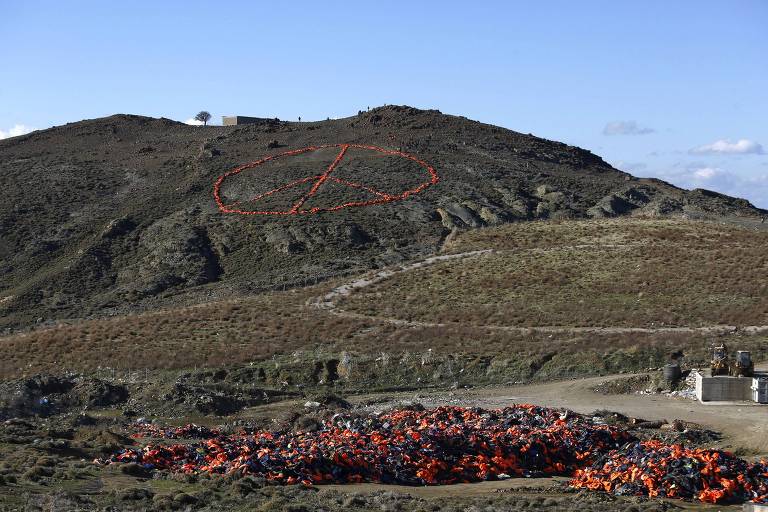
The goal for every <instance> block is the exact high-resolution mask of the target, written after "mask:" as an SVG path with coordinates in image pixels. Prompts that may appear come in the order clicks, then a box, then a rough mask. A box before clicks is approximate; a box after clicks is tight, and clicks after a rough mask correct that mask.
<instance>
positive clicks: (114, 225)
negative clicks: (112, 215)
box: [101, 216, 136, 238]
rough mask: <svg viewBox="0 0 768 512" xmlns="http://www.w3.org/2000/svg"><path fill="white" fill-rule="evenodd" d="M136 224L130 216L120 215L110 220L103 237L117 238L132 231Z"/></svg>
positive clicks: (102, 234)
mask: <svg viewBox="0 0 768 512" xmlns="http://www.w3.org/2000/svg"><path fill="white" fill-rule="evenodd" d="M135 227H136V224H135V223H134V221H133V220H132V219H131V218H130V217H127V216H126V217H120V218H119V219H114V220H112V221H110V222H109V224H107V225H106V226H105V227H104V230H103V231H102V232H101V237H102V238H116V237H119V236H123V235H127V234H128V233H130V232H131V231H132V230H133V228H135Z"/></svg>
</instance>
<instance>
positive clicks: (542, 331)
mask: <svg viewBox="0 0 768 512" xmlns="http://www.w3.org/2000/svg"><path fill="white" fill-rule="evenodd" d="M767 244H768V232H765V231H755V230H750V229H746V228H736V227H733V226H732V225H725V224H718V223H713V222H703V221H682V220H656V219H614V220H588V221H546V222H528V223H515V224H508V225H504V226H497V227H492V228H486V229H479V230H472V231H466V232H463V233H460V234H458V235H456V236H454V237H453V238H452V240H451V241H449V243H448V244H446V249H445V252H444V253H443V254H441V255H440V256H438V258H444V259H442V260H440V259H435V258H433V259H432V260H431V263H429V261H430V260H427V262H426V263H415V264H411V265H408V266H404V267H403V266H397V267H393V268H390V269H386V270H385V271H379V272H376V271H374V272H369V273H366V274H364V275H362V276H351V277H347V278H335V279H332V280H330V281H329V282H327V283H321V284H319V285H313V286H309V287H306V288H299V289H293V290H288V291H285V292H283V291H273V292H268V293H264V294H260V295H255V296H250V297H247V298H242V299H229V300H226V301H214V302H209V303H205V304H200V305H195V306H189V307H183V308H171V309H160V310H157V311H153V312H149V313H143V314H134V315H129V316H121V317H114V318H109V319H99V320H89V321H83V322H78V323H76V324H74V325H63V326H58V327H51V328H44V329H38V330H35V331H32V332H29V333H23V334H15V335H11V336H6V337H4V338H3V339H2V343H3V347H4V350H5V353H6V357H5V358H3V360H2V361H1V362H0V364H1V366H0V375H2V376H3V377H6V378H7V377H12V376H20V375H23V374H34V373H37V372H56V371H61V370H62V369H66V370H74V371H81V372H82V371H85V372H89V371H95V370H96V369H99V368H103V367H109V368H113V369H114V368H119V369H122V370H123V371H126V370H128V369H134V370H135V369H140V368H141V369H143V368H149V369H184V368H193V367H208V368H211V367H219V366H231V365H235V366H237V365H240V364H246V365H250V366H249V368H250V370H249V371H250V372H251V373H254V372H255V373H259V374H260V375H262V379H266V380H267V382H268V383H269V384H271V385H275V386H278V387H279V385H280V383H281V382H291V383H295V384H300V385H308V386H311V385H316V384H317V382H318V381H319V380H320V379H321V378H323V377H322V375H325V374H328V373H329V374H330V375H335V376H336V377H334V379H333V380H339V379H341V380H340V382H339V383H338V384H339V385H340V386H342V387H350V386H351V387H352V388H354V389H357V390H360V391H368V390H370V389H376V388H380V387H384V388H388V387H392V386H429V385H433V384H438V385H446V384H447V385H451V384H452V383H454V382H455V381H457V380H458V381H460V382H461V383H466V384H471V385H478V384H481V383H503V382H510V381H525V380H537V379H551V378H565V377H575V376H583V375H593V374H606V373H612V372H618V371H630V370H644V369H647V368H649V367H657V366H660V365H662V364H664V363H665V361H666V360H667V357H668V355H669V354H670V353H671V352H673V351H677V350H683V351H684V352H685V353H686V355H687V356H688V360H689V361H694V362H695V361H698V362H701V363H703V362H704V361H706V359H707V357H708V356H709V345H710V343H711V341H712V340H715V339H719V340H721V341H725V342H727V343H729V344H731V343H733V344H734V345H735V346H737V347H738V348H740V349H742V350H752V351H753V356H754V357H755V358H756V359H757V360H761V359H764V358H765V357H767V356H768V345H766V343H765V334H766V332H768V288H766V285H765V279H763V276H764V275H765V273H766V271H768V256H766V255H765V251H764V248H765V247H766V245H767ZM480 251H483V252H480ZM377 276H378V277H377ZM345 361H346V362H345ZM694 364H695V363H694ZM345 365H346V366H345ZM340 366H341V367H346V370H345V372H346V373H344V372H342V371H341V370H339V369H338V367H340ZM259 368H260V369H261V370H259V372H256V370H257V369H259ZM459 370H461V371H459ZM340 376H342V377H343V378H342V377H340ZM325 379H326V383H328V380H327V377H326V378H325Z"/></svg>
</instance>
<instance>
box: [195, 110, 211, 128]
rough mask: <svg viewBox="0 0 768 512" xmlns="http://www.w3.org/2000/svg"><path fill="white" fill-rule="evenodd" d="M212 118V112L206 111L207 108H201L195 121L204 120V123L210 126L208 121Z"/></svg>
mask: <svg viewBox="0 0 768 512" xmlns="http://www.w3.org/2000/svg"><path fill="white" fill-rule="evenodd" d="M210 119H211V114H210V112H206V111H205V110H201V111H200V112H198V113H197V115H196V116H195V121H202V123H203V125H205V126H208V121H209V120H210Z"/></svg>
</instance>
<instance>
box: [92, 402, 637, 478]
mask: <svg viewBox="0 0 768 512" xmlns="http://www.w3.org/2000/svg"><path fill="white" fill-rule="evenodd" d="M188 433H191V434H193V437H200V438H202V439H203V440H201V441H199V442H192V443H184V444H173V445H161V444H157V445H148V446H146V447H144V448H143V449H126V450H123V451H121V452H120V453H118V454H116V455H114V456H113V457H111V458H109V459H107V460H105V461H99V462H101V463H111V462H124V463H136V464H141V465H143V466H144V467H145V468H147V469H149V470H154V469H162V470H170V471H172V472H181V473H198V472H207V473H220V474H221V473H240V474H242V475H256V476H262V477H264V478H266V479H267V480H271V481H275V482H279V483H286V484H293V483H298V482H302V483H305V484H308V485H309V484H318V483H354V482H381V483H392V484H404V485H437V484H453V483H460V482H477V481H482V480H497V479H500V478H501V479H504V478H507V477H508V476H517V477H539V476H546V475H571V474H573V473H574V472H575V470H576V469H578V468H581V467H584V466H585V465H588V464H591V463H592V462H593V461H594V460H595V459H596V458H597V457H598V456H600V455H602V454H605V453H608V452H609V451H610V450H612V449H615V448H618V447H619V446H622V445H624V444H626V443H627V442H629V441H633V440H635V438H634V437H633V436H632V435H631V434H630V433H628V432H627V431H625V430H623V429H618V428H615V427H611V426H607V425H594V424H593V423H592V422H591V421H590V420H589V419H588V418H586V417H584V416H581V415H577V414H573V413H567V414H563V413H561V412H560V411H557V410H554V409H548V408H543V407H537V406H533V405H517V406H514V407H508V408H505V409H499V410H483V409H474V408H472V409H469V408H461V407H438V408H436V409H432V410H395V411H391V412H387V413H383V414H380V415H374V416H355V415H351V414H337V415H335V416H334V417H333V418H332V419H330V420H326V421H325V423H324V425H323V426H322V428H321V429H319V430H315V431H307V432H301V431H299V432H286V433H273V432H268V431H255V432H252V433H246V432H241V433H238V434H235V435H223V434H221V433H220V432H219V431H217V430H207V429H205V428H203V427H194V428H193V427H181V428H179V429H170V430H168V429H164V430H163V429H158V428H157V427H155V426H152V425H144V426H142V427H141V432H140V436H141V437H146V436H147V435H148V434H150V435H152V437H155V436H156V435H161V436H164V437H168V438H171V439H174V438H180V437H185V435H187V434H188Z"/></svg>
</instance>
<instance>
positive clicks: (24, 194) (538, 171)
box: [0, 106, 764, 332]
mask: <svg viewBox="0 0 768 512" xmlns="http://www.w3.org/2000/svg"><path fill="white" fill-rule="evenodd" d="M339 143H354V144H362V145H376V146H380V147H383V148H387V149H390V150H398V149H400V150H402V151H404V152H407V153H409V154H412V155H415V156H416V157H418V158H419V159H421V160H423V161H424V162H426V163H428V164H429V165H431V166H433V167H434V169H435V171H436V173H437V175H439V181H438V182H437V183H436V184H432V185H431V186H428V187H427V188H425V189H424V190H423V191H421V193H419V194H412V195H409V196H408V197H407V198H406V199H404V200H402V201H394V202H389V203H386V204H376V205H373V206H366V207H357V208H345V209H342V210H338V211H335V212H321V213H318V214H312V213H311V211H310V210H312V209H313V208H320V209H332V208H333V207H334V206H335V205H340V204H346V203H349V202H352V203H355V202H365V201H371V200H372V199H373V200H376V199H378V198H379V197H390V195H392V196H394V195H397V194H399V193H401V192H402V191H405V190H412V189H414V187H418V184H419V183H420V182H421V181H423V179H424V170H423V169H422V168H420V166H419V165H417V163H415V162H413V161H412V160H407V159H403V158H398V157H397V156H392V155H386V154H381V153H376V152H370V151H365V150H362V149H352V150H350V152H349V154H348V155H346V157H345V160H344V162H342V163H341V164H340V165H339V166H338V168H337V169H335V170H334V176H333V179H334V180H335V181H333V180H331V179H329V180H327V181H325V182H320V181H318V179H319V176H320V175H321V174H322V173H324V172H325V171H326V169H328V166H329V165H330V164H331V163H332V162H333V161H334V157H335V155H337V150H338V148H326V149H319V150H317V151H311V152H306V153H302V154H300V155H295V156H292V157H284V158H278V159H275V160H272V161H270V162H267V163H265V164H264V165H262V166H259V167H255V168H253V169H249V170H246V171H244V172H242V173H240V174H238V175H236V176H232V177H231V179H229V180H228V181H227V182H226V183H224V184H223V186H222V195H223V200H224V201H225V202H226V203H227V205H237V206H236V207H233V208H234V209H237V208H241V209H248V208H250V209H259V208H266V209H267V210H275V211H285V210H290V209H291V207H292V205H294V204H295V201H296V198H297V197H301V196H302V195H307V194H309V195H311V194H310V193H309V192H308V191H309V190H311V187H313V186H314V185H315V184H317V185H322V189H321V190H319V191H318V192H319V193H317V194H316V195H314V196H313V197H310V198H308V200H307V201H306V205H304V206H302V208H303V209H304V211H310V212H309V213H306V214H299V215H249V216H243V215H238V214H232V213H223V212H221V211H220V210H219V208H218V207H217V205H216V203H215V201H214V197H213V193H212V192H213V184H214V182H215V181H216V180H217V178H218V177H219V176H221V175H223V174H224V173H227V172H228V171H231V170H232V169H233V168H235V167H237V166H239V165H242V164H244V163H246V162H250V161H253V160H257V159H259V158H262V157H264V156H265V155H276V154H280V153H283V152H286V151H291V150H297V149H300V148H303V147H306V146H316V145H323V144H339ZM302 180H304V181H302ZM286 183H288V184H290V186H284V185H285V184H286ZM0 186H1V187H2V189H3V191H4V194H5V200H4V201H3V202H2V203H0V329H5V331H6V332H9V331H10V330H13V329H19V328H26V327H29V326H32V325H38V326H41V325H47V324H51V323H53V322H54V321H55V320H60V319H70V318H82V317H95V316H108V315H114V314H128V313H132V312H136V311H142V310H143V311H146V310H150V309H153V308H156V307H160V306H171V305H182V304H194V303H198V302H201V301H209V300H212V299H215V298H226V297H234V296H242V295H247V294H251V293H254V292H258V291H263V290H265V289H276V288H278V289H282V288H284V287H293V286H297V285H299V286H300V285H306V284H311V283H315V282H318V281H322V280H324V279H327V278H329V277H332V276H337V275H342V274H350V273H355V272H359V271H362V270H365V269H369V268H376V267H381V266H384V265H388V264H392V263H396V262H400V261H404V260H408V259H411V258H414V257H419V256H425V255H428V254H431V253H434V252H435V251H436V250H438V248H439V247H440V246H441V244H442V242H443V241H444V240H445V238H446V236H447V235H448V234H449V233H450V232H451V230H453V229H455V228H477V227H483V226H488V225H497V224H505V223H509V222H514V221H521V220H533V219H546V218H549V219H559V218H583V217H610V216H620V215H635V216H659V215H681V216H686V217H692V218H722V217H726V216H734V217H740V218H756V217H757V216H759V215H762V214H763V213H764V212H761V211H760V210H757V209H755V208H753V207H752V206H751V205H750V204H749V203H748V202H746V201H744V200H739V199H733V198H729V197H726V196H722V195H719V194H714V193H711V192H707V191H701V190H695V191H690V192H689V191H684V190H681V189H678V188H675V187H672V186H670V185H668V184H665V183H663V182H659V181H656V180H645V179H635V178H632V177H631V176H629V175H628V174H626V173H623V172H620V171H617V170H616V169H613V168H612V167H610V166H609V165H608V164H606V163H605V162H604V161H603V160H601V159H600V158H599V157H597V156H595V155H593V154H592V153H589V152H587V151H584V150H581V149H578V148H575V147H571V146H567V145H565V144H561V143H558V142H552V141H548V140H544V139H540V138H537V137H534V136H531V135H524V134H520V133H516V132H513V131H510V130H506V129H502V128H498V127H494V126H490V125H486V124H481V123H478V122H475V121H470V120H467V119H465V118H461V117H454V116H448V115H443V114H441V113H439V112H437V111H422V110H417V109H413V108H409V107H394V106H390V107H381V108H377V109H373V110H371V111H370V112H361V113H360V114H359V115H357V116H353V117H350V118H345V119H338V120H328V121H323V122H316V123H288V122H282V121H277V120H264V121H263V122H262V123H260V124H256V125H249V126H234V127H205V128H202V127H192V126H187V125H184V124H181V123H177V122H174V121H170V120H167V119H152V118H145V117H138V116H127V115H116V116H111V117H108V118H103V119H96V120H90V121H82V122H78V123H72V124H69V125H66V126H61V127H55V128H51V129H49V130H44V131H40V132H35V133H32V134H30V135H26V136H23V137H16V138H13V139H8V140H4V141H0ZM372 189H377V190H379V191H380V192H379V191H377V190H374V191H373V192H371V190H372ZM270 191H271V192H270ZM272 192H276V193H272ZM371 194H378V196H376V195H371ZM406 195H407V194H406Z"/></svg>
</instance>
